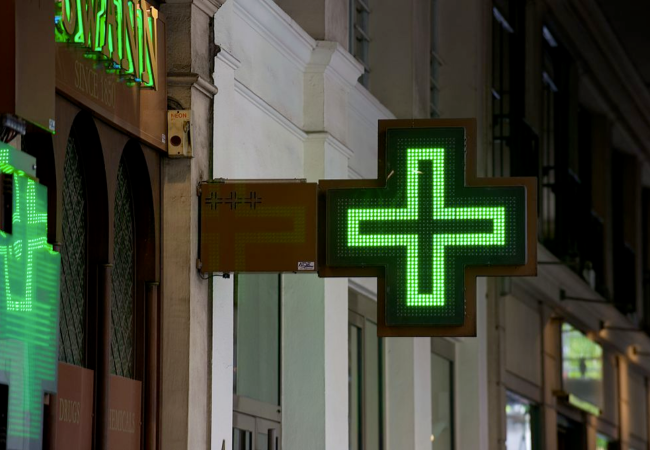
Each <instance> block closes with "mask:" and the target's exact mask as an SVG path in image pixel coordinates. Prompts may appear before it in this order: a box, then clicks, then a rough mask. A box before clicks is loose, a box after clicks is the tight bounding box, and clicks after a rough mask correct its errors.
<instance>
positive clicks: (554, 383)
mask: <svg viewBox="0 0 650 450" xmlns="http://www.w3.org/2000/svg"><path fill="white" fill-rule="evenodd" d="M343 3H345V2H338V1H337V2H330V1H321V2H313V1H309V2H292V1H288V0H283V1H278V2H277V3H274V2H272V1H270V0H229V1H228V2H226V3H225V5H224V6H223V7H222V8H221V9H220V10H219V11H218V13H217V14H216V16H215V29H214V34H215V43H216V44H217V45H218V46H219V47H220V52H219V54H218V55H217V57H216V61H215V74H214V77H215V84H216V85H217V86H218V88H219V94H218V95H217V97H216V99H215V104H214V148H213V152H212V162H213V173H212V176H213V177H224V178H233V179H236V178H259V179H269V178H306V179H307V180H308V181H317V180H319V179H326V178H330V179H331V178H375V177H376V175H377V164H376V152H377V129H376V123H377V120H378V119H384V118H395V117H397V118H411V117H412V118H423V117H427V116H428V114H429V108H428V103H429V100H430V98H429V80H428V78H429V66H428V64H429V55H428V53H429V44H430V26H431V23H430V19H429V17H430V16H429V13H430V10H429V8H430V4H429V2H426V1H420V0H412V1H409V2H405V3H404V4H402V3H400V4H399V5H397V4H396V3H395V2H392V3H391V2H382V1H378V2H377V3H376V4H373V5H372V13H371V22H370V24H371V26H370V30H371V33H372V35H373V41H372V43H371V45H373V47H371V51H370V55H371V57H370V83H369V87H368V88H365V87H363V86H361V85H360V84H359V83H358V82H357V78H358V77H359V75H360V74H361V73H362V67H361V65H360V64H359V63H357V62H356V61H355V60H354V58H353V57H351V55H350V54H349V53H348V52H347V30H349V26H350V24H349V18H348V17H347V14H348V12H349V10H348V8H347V6H348V5H347V4H345V5H344V4H343ZM496 3H498V4H501V3H503V2H495V4H496ZM584 3H585V4H589V5H590V6H588V7H583V6H580V7H579V8H574V9H567V8H566V7H565V6H564V4H563V3H562V2H556V1H554V0H548V1H542V2H526V5H527V7H526V10H525V11H524V13H525V14H524V15H523V17H524V21H525V24H526V33H525V34H524V37H523V38H524V41H525V47H526V52H525V58H524V65H525V67H524V71H523V73H524V77H525V91H524V94H523V95H524V96H525V102H524V105H525V107H524V108H523V111H524V115H525V119H526V121H527V123H528V124H529V125H530V127H531V129H532V130H533V131H534V132H536V133H538V134H541V133H542V132H543V130H542V127H543V125H542V124H543V117H542V113H543V108H542V82H541V71H542V64H541V62H540V61H541V60H542V54H541V46H542V44H543V42H544V41H543V37H542V36H541V27H542V25H548V24H549V23H553V24H555V28H553V30H554V31H555V33H556V34H557V36H556V37H557V38H558V39H561V40H562V43H563V44H564V45H566V46H567V48H569V51H570V53H571V54H572V55H575V56H576V58H578V57H579V58H578V59H579V60H580V64H579V65H578V66H577V67H578V68H577V69H576V71H575V73H573V75H572V81H571V82H572V83H573V84H572V86H573V88H574V89H573V90H574V91H575V92H576V93H577V94H578V95H577V97H575V98H573V99H572V100H571V101H572V102H573V103H571V109H572V110H573V111H577V107H578V105H580V106H581V107H583V108H585V109H587V110H588V111H589V112H590V113H591V114H592V115H593V117H595V119H594V122H593V123H594V124H595V126H594V127H593V131H592V133H593V134H592V140H593V142H594V145H593V152H592V157H593V158H594V160H595V161H598V164H594V167H593V168H592V174H593V176H594V177H595V178H596V179H598V180H599V183H597V185H596V186H595V189H594V193H593V195H594V199H595V200H594V208H596V209H597V210H598V211H597V212H598V213H599V214H600V215H602V217H603V218H604V222H605V237H604V246H605V253H606V262H605V270H604V273H603V279H604V280H605V281H604V284H605V285H606V286H609V287H611V286H613V284H614V281H613V277H614V275H613V273H614V269H615V267H616V264H617V261H615V260H614V259H613V245H614V244H613V238H612V223H613V220H614V219H615V218H614V217H612V197H611V196H612V193H611V192H612V189H611V185H612V175H611V170H610V169H611V167H610V166H611V165H610V163H609V161H610V160H611V158H612V148H613V146H614V144H612V143H613V142H615V145H616V147H617V148H618V149H620V150H622V151H624V152H626V153H632V154H636V155H637V156H638V157H639V159H638V161H640V164H642V167H641V168H640V172H641V173H646V172H647V167H646V165H647V164H646V163H645V155H646V151H647V149H645V148H644V145H641V144H639V142H642V141H643V137H644V136H645V135H646V133H647V129H646V128H647V127H646V126H645V125H643V126H641V124H640V122H638V118H637V116H638V114H636V115H635V113H633V112H632V110H631V109H629V108H631V106H629V104H628V103H629V102H631V99H630V96H629V92H627V90H626V89H623V88H622V87H621V83H622V82H623V78H624V77H623V75H621V74H616V73H615V71H614V69H613V68H614V67H615V66H616V65H617V64H618V63H619V62H620V60H619V58H620V55H619V54H618V52H617V51H616V44H615V43H614V42H613V41H612V36H611V30H610V32H605V31H603V30H606V24H604V23H603V22H602V21H601V20H600V18H599V17H598V16H597V13H595V12H594V11H595V10H594V8H595V3H594V2H584ZM438 12H439V13H438V17H436V18H435V19H434V20H435V23H434V26H436V27H438V33H439V41H440V47H439V49H438V53H439V55H440V57H441V59H442V61H443V62H444V64H443V65H442V67H441V69H440V76H439V79H438V83H439V85H440V87H441V89H440V104H439V109H440V111H441V112H442V117H457V118H460V117H476V118H477V122H478V132H479V139H478V148H479V173H480V174H481V175H487V174H488V173H489V172H488V171H489V164H488V160H489V158H490V157H491V155H492V151H493V133H492V125H493V117H492V105H493V101H494V97H493V93H492V82H493V80H492V56H493V55H492V52H493V49H492V33H493V31H494V30H493V29H492V27H493V20H494V19H493V11H492V5H491V4H490V2H482V1H479V0H460V1H454V2H444V1H443V2H439V5H438ZM594 14H595V15H594ZM373 15H374V18H372V17H373ZM589 21H591V22H589ZM577 23H581V24H583V25H580V27H583V26H584V27H587V28H589V30H591V31H590V33H591V34H589V36H592V37H591V38H588V39H587V38H584V36H582V35H579V34H578V33H577V32H576V31H575V30H574V28H576V29H577V28H579V27H578V26H577V25H576V24H577ZM585 23H586V25H584V24H585ZM593 30H596V31H595V32H594V31H593ZM598 30H600V31H601V32H602V33H601V34H602V35H605V36H606V38H603V39H606V41H607V42H606V43H605V44H606V45H605V44H604V43H603V42H602V41H599V40H597V39H594V38H593V35H594V33H595V34H596V35H598V32H597V31H598ZM608 33H609V34H608ZM601 45H602V46H604V47H605V48H607V51H605V53H604V54H605V56H602V55H601V54H600V53H599V50H598V48H599V46H601ZM619 66H624V67H627V66H625V64H619ZM601 69H602V70H601ZM623 70H629V67H627V68H625V69H623ZM625 74H629V72H625ZM604 86H607V88H604ZM621 98H622V99H623V100H622V101H623V106H621V107H620V110H621V111H628V112H629V114H630V116H631V117H630V118H628V117H627V116H626V115H621V114H619V113H617V112H616V111H618V109H617V107H616V102H615V101H614V100H615V99H621ZM632 116H633V117H632ZM577 120H578V119H577V117H572V118H571V122H572V123H573V122H574V121H575V122H577ZM635 124H637V125H639V128H638V131H637V129H636V128H635ZM571 139H573V140H570V141H569V145H570V146H576V145H578V141H576V139H577V138H576V137H575V136H572V137H571ZM643 142H645V141H643ZM601 163H602V164H601ZM639 179H640V180H641V181H639V185H637V186H636V187H635V192H637V191H638V189H639V186H640V185H641V184H642V182H643V180H642V178H641V177H639ZM637 194H638V192H637ZM637 203H638V202H637ZM636 217H637V218H639V217H640V214H639V215H636ZM635 223H636V227H635V228H634V227H633V228H634V230H633V231H634V232H636V241H635V242H636V244H637V245H640V244H639V242H641V239H640V238H639V236H640V235H642V234H643V232H642V230H641V229H640V224H639V223H638V221H637V222H635ZM537 250H538V260H539V261H540V262H541V263H540V265H539V268H538V276H537V277H535V278H525V279H507V280H496V279H488V280H486V279H480V280H479V281H478V283H479V284H478V295H477V298H478V336H477V337H476V338H462V339H453V340H451V342H452V345H453V348H454V353H455V355H454V356H455V365H454V367H455V378H454V382H455V386H456V387H455V401H454V408H455V411H454V418H455V424H454V426H455V429H456V430H457V432H456V434H455V445H456V447H455V448H458V449H488V448H489V449H503V448H505V445H506V439H507V431H508V425H507V417H506V402H507V400H506V399H507V396H508V395H509V394H508V393H512V394H514V395H516V396H519V397H520V398H523V399H525V400H527V401H530V402H531V404H532V405H534V407H535V408H536V409H535V410H536V414H537V417H538V419H537V418H536V419H535V420H537V425H538V428H536V430H535V434H536V436H535V438H536V439H538V442H539V444H540V446H541V447H539V448H544V449H549V450H550V449H554V448H557V445H558V442H557V440H558V435H557V427H558V426H559V425H558V423H559V422H561V421H562V420H564V419H562V418H561V417H560V416H559V415H561V416H563V417H568V418H569V419H572V420H574V419H575V420H577V421H578V422H581V423H582V424H583V425H584V439H585V445H588V446H589V448H593V447H594V446H595V443H596V439H597V433H600V434H606V435H609V436H610V437H611V438H613V439H616V440H619V441H620V442H621V448H623V449H626V448H630V447H631V448H636V449H637V450H638V448H639V446H640V445H647V444H646V442H647V436H646V434H647V431H646V430H647V422H648V413H647V409H648V408H647V404H648V393H647V389H646V384H645V383H646V382H645V377H646V375H647V374H648V373H650V365H649V363H650V359H648V358H644V357H642V356H640V355H637V356H635V355H634V354H632V352H631V350H630V348H631V346H638V347H639V349H641V351H643V349H646V350H647V351H650V339H648V337H647V335H646V334H643V333H627V332H620V331H615V330H606V329H603V330H601V321H604V322H605V323H606V324H607V326H610V327H611V326H618V327H634V326H637V325H638V324H639V323H640V322H639V320H640V316H641V315H642V314H643V312H642V306H643V305H641V301H640V298H641V297H639V298H637V299H635V302H636V303H637V304H638V305H639V314H638V315H637V316H633V315H632V316H629V317H626V316H625V315H624V314H622V313H621V312H619V310H617V309H616V308H615V307H614V306H613V305H610V304H606V303H603V304H600V305H596V304H594V303H592V302H583V301H576V300H562V299H561V296H560V291H561V290H562V291H564V292H565V293H566V296H568V297H571V298H573V299H583V300H584V299H587V300H603V297H602V296H601V295H600V294H599V293H598V292H596V291H595V290H594V289H592V288H591V287H589V285H588V284H587V283H586V281H585V279H584V278H583V277H582V276H581V275H580V274H579V273H576V271H574V270H571V269H570V268H569V267H567V265H566V261H562V260H560V259H558V258H557V257H556V256H555V255H554V254H553V253H551V252H550V251H549V250H548V249H547V248H545V247H544V246H543V245H541V244H539V246H538V249H537ZM637 254H640V252H637ZM637 262H638V261H637ZM636 270H637V271H639V270H640V266H637V268H636ZM640 279H641V276H640V274H639V276H637V278H636V280H637V285H638V284H639V283H640ZM282 280H283V281H282V282H283V290H282V308H283V310H282V318H283V324H282V386H283V390H282V395H283V396H282V408H281V415H282V442H283V448H284V449H287V450H291V449H302V448H327V449H339V448H346V447H347V446H348V441H347V439H348V433H349V429H348V411H347V405H348V400H349V393H348V385H347V370H348V367H347V365H348V360H347V352H348V341H347V331H346V330H347V328H346V325H347V321H348V303H347V302H348V300H347V298H348V297H347V296H348V294H347V292H348V287H349V288H350V289H352V290H353V291H354V292H356V293H359V294H362V295H364V296H365V297H368V298H371V299H374V298H376V285H375V283H374V281H373V280H369V279H351V280H346V279H338V280H332V279H327V280H323V279H318V278H316V277H314V276H308V275H307V276H305V275H300V276H298V275H283V277H282ZM637 287H638V289H637V296H641V291H642V289H641V287H640V286H637ZM212 292H213V294H212V295H213V298H212V302H213V317H214V327H213V335H212V345H213V361H212V376H213V378H212V394H213V396H212V446H213V447H214V448H221V445H222V443H224V442H225V444H226V448H229V447H230V445H231V436H232V432H231V428H232V392H233V390H232V368H231V367H230V360H229V359H230V358H231V357H232V349H233V342H232V339H233V329H232V321H233V308H232V300H233V296H234V295H235V294H234V288H233V283H232V280H225V279H218V280H215V282H214V284H213V291H212ZM305 298H309V303H308V304H305V301H304V299H305ZM563 322H568V323H570V324H572V325H573V326H574V327H575V328H577V329H579V330H581V331H582V332H584V333H585V334H586V335H587V336H588V337H589V338H590V339H592V340H594V341H595V342H597V343H599V344H600V345H601V346H602V348H603V349H604V357H603V386H604V389H603V392H604V399H603V407H602V414H601V415H600V417H598V418H596V417H593V416H589V415H586V414H583V413H581V412H579V411H578V410H577V409H575V408H573V407H572V406H570V405H568V404H567V402H566V401H565V400H564V399H563V397H562V392H561V391H562V388H563V386H562V354H561V324H562V323H563ZM430 353H431V344H430V342H429V341H428V340H426V339H407V338H402V339H387V340H386V341H385V357H386V360H385V367H384V369H385V383H386V388H385V394H384V396H385V397H384V401H385V416H384V430H385V448H386V449H399V448H418V449H419V448H422V449H424V448H430V445H431V444H430V434H431V415H430V414H431V412H430V411H431V383H430V376H431V372H430V368H427V367H428V364H423V361H424V360H427V361H428V358H429V354H430ZM425 366H426V367H425ZM633 399H634V400H633ZM644 424H645V425H644ZM644 448H645V447H644Z"/></svg>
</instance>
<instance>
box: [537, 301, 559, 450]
mask: <svg viewBox="0 0 650 450" xmlns="http://www.w3.org/2000/svg"><path fill="white" fill-rule="evenodd" d="M552 315H553V311H552V310H551V309H549V308H544V309H543V312H542V321H543V322H542V323H543V329H542V330H543V331H542V333H543V340H542V355H543V358H544V359H543V360H542V368H543V378H542V386H543V393H542V395H543V397H542V398H543V401H542V405H541V408H542V410H541V414H540V416H541V420H542V427H541V429H542V430H543V431H542V437H543V442H542V448H544V449H546V450H554V449H557V409H556V405H557V398H556V396H555V395H554V393H553V392H554V391H556V390H559V389H561V388H562V380H560V378H559V377H560V373H561V368H560V366H561V365H562V355H561V354H559V353H558V351H559V349H560V346H561V343H560V341H559V340H560V339H561V338H560V336H561V331H560V326H561V325H560V324H561V322H560V321H558V320H557V319H553V318H552Z"/></svg>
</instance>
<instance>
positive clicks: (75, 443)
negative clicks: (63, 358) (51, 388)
mask: <svg viewBox="0 0 650 450" xmlns="http://www.w3.org/2000/svg"><path fill="white" fill-rule="evenodd" d="M93 385H94V373H93V371H92V370H88V369H84V368H83V367H79V366H73V365H70V364H65V363H61V362H60V363H59V383H58V393H57V394H56V395H52V396H51V399H50V418H49V423H50V424H52V425H53V426H52V427H51V428H50V429H51V433H52V436H51V440H52V441H53V442H54V449H57V450H76V449H78V450H85V449H89V448H91V446H92V436H93Z"/></svg>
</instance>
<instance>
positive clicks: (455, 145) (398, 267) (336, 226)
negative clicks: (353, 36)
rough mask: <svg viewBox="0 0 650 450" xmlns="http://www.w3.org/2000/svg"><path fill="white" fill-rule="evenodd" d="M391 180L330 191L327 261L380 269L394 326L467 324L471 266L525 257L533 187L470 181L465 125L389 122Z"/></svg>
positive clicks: (388, 175)
mask: <svg viewBox="0 0 650 450" xmlns="http://www.w3.org/2000/svg"><path fill="white" fill-rule="evenodd" d="M385 171H386V185H385V187H382V188H356V189H331V190H329V191H328V194H327V214H328V216H327V230H326V250H327V251H326V253H327V257H326V262H327V266H329V267H383V268H384V276H385V293H384V294H385V321H386V325H388V326H420V325H422V326H427V325H450V326H453V325H462V324H463V322H464V317H465V298H464V270H465V267H466V266H490V265H496V266H502V265H523V264H525V263H526V191H525V189H524V188H523V187H520V186H509V187H503V186H499V187H467V186H465V130H464V128H462V127H448V128H442V127H441V128H389V129H388V130H387V132H386V165H385Z"/></svg>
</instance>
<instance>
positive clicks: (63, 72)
mask: <svg viewBox="0 0 650 450" xmlns="http://www.w3.org/2000/svg"><path fill="white" fill-rule="evenodd" d="M52 27H54V25H52ZM156 30H157V35H158V40H157V65H158V70H157V72H156V73H157V77H158V78H157V82H156V89H155V90H154V89H147V88H144V87H141V86H140V85H139V84H138V83H131V82H128V81H127V80H126V79H125V77H122V76H120V74H118V73H110V71H107V69H106V64H105V62H104V61H101V60H98V59H92V58H88V57H87V56H88V49H86V48H84V47H83V46H81V45H74V44H68V43H61V42H57V43H56V88H57V90H58V91H59V92H61V93H62V94H64V95H65V96H66V97H68V98H69V99H71V100H73V101H74V102H76V103H78V104H81V105H83V106H85V107H87V108H89V109H90V110H92V111H93V112H94V113H95V114H97V115H98V116H99V117H101V118H103V119H105V120H107V121H109V122H111V123H113V124H114V125H115V126H117V127H118V128H121V129H122V130H123V131H124V132H126V133H128V134H130V135H132V136H134V137H136V138H138V139H141V140H143V141H144V142H146V143H147V144H149V145H151V146H153V147H154V148H157V149H159V150H162V151H167V143H166V141H167V136H166V135H167V79H166V73H167V68H166V64H167V63H166V60H165V57H166V51H165V50H166V48H167V47H166V42H165V36H166V35H165V21H164V17H163V15H162V14H159V15H158V18H157V27H156ZM51 33H54V30H51Z"/></svg>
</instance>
